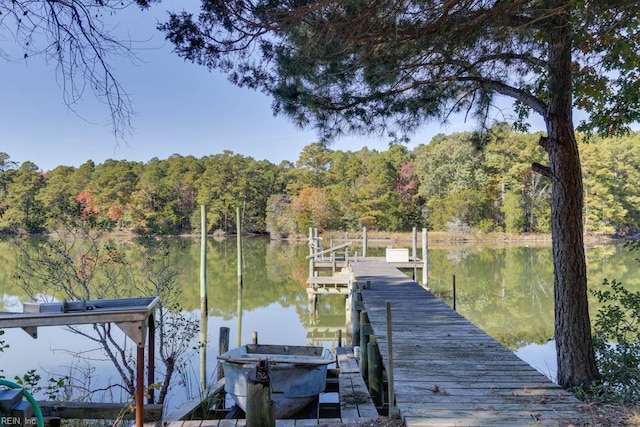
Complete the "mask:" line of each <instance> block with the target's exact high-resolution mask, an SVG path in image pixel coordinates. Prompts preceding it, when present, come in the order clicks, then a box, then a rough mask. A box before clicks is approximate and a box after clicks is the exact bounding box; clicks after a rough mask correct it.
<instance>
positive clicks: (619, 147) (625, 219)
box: [581, 134, 640, 234]
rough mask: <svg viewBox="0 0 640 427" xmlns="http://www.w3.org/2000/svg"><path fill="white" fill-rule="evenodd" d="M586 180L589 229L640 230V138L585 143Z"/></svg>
mask: <svg viewBox="0 0 640 427" xmlns="http://www.w3.org/2000/svg"><path fill="white" fill-rule="evenodd" d="M581 150H582V154H583V155H582V158H583V177H584V181H585V228H586V230H588V231H596V232H604V233H609V234H629V233H633V232H635V231H637V230H638V224H639V219H640V215H639V214H640V211H639V209H638V204H639V203H640V188H638V186H637V185H635V184H633V183H634V182H636V180H637V179H640V172H639V168H640V138H639V137H638V134H634V135H631V136H626V137H620V138H604V139H599V140H598V141H592V142H590V143H584V144H582V145H581Z"/></svg>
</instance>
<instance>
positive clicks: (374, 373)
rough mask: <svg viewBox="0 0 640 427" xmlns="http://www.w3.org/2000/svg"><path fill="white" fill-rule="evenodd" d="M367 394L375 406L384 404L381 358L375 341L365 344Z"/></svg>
mask: <svg viewBox="0 0 640 427" xmlns="http://www.w3.org/2000/svg"><path fill="white" fill-rule="evenodd" d="M367 357H368V359H369V360H368V370H369V372H368V374H369V394H370V395H371V398H372V399H373V403H375V404H376V406H382V405H383V404H384V386H383V382H382V358H381V357H380V351H379V349H378V343H377V342H376V341H375V340H372V341H370V342H369V343H368V344H367Z"/></svg>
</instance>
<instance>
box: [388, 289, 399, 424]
mask: <svg viewBox="0 0 640 427" xmlns="http://www.w3.org/2000/svg"><path fill="white" fill-rule="evenodd" d="M385 308H386V311H387V354H388V356H387V359H388V360H387V362H388V364H387V382H388V384H387V386H388V393H389V398H388V399H389V417H392V418H395V417H398V416H399V415H400V412H399V411H398V408H396V391H395V384H394V382H393V381H394V380H393V328H392V327H391V326H392V317H391V301H386V302H385Z"/></svg>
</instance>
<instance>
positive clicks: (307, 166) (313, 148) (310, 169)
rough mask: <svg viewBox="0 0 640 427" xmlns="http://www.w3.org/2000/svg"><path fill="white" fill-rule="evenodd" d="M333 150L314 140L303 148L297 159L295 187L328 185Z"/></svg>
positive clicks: (293, 183)
mask: <svg viewBox="0 0 640 427" xmlns="http://www.w3.org/2000/svg"><path fill="white" fill-rule="evenodd" d="M331 157H332V150H329V149H328V148H327V146H326V144H322V143H320V142H314V143H312V144H309V145H306V146H304V147H303V148H302V151H301V152H300V156H298V160H297V161H296V169H295V171H296V174H295V178H296V179H295V182H291V184H290V185H295V188H298V189H299V190H300V189H303V188H305V187H315V188H321V187H325V186H326V185H327V173H328V170H329V167H330V165H331Z"/></svg>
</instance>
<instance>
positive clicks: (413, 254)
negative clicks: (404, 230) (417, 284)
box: [411, 227, 418, 281]
mask: <svg viewBox="0 0 640 427" xmlns="http://www.w3.org/2000/svg"><path fill="white" fill-rule="evenodd" d="M411 235H412V239H411V257H412V258H413V280H415V281H418V264H417V263H418V229H417V228H415V227H413V229H412V233H411Z"/></svg>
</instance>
